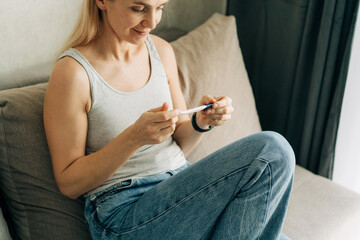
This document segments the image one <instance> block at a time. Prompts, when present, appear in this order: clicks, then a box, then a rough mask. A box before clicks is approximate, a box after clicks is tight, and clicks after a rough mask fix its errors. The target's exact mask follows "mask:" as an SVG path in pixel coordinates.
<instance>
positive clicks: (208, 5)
mask: <svg viewBox="0 0 360 240" xmlns="http://www.w3.org/2000/svg"><path fill="white" fill-rule="evenodd" d="M81 1H82V0H66V1H44V2H41V4H40V6H41V7H39V5H38V4H31V2H29V1H27V0H19V1H10V2H6V1H0V29H1V46H2V47H1V48H0V90H4V89H10V88H15V87H22V86H27V85H32V84H35V83H40V82H46V81H47V80H48V77H49V75H50V72H51V70H52V67H53V63H54V59H55V55H56V53H57V51H59V48H60V47H61V46H62V44H63V43H64V41H65V39H66V38H67V36H68V34H69V33H70V31H71V30H72V28H73V26H74V23H75V21H76V19H77V16H78V12H79V9H80V5H81ZM226 3H227V1H226V0H170V2H169V4H168V6H167V8H166V11H165V12H164V14H163V19H162V21H161V22H160V24H159V26H158V27H157V29H156V31H154V33H155V34H157V35H160V36H162V37H163V38H165V39H167V40H168V41H170V40H175V39H176V38H177V37H179V36H180V35H183V34H184V33H186V32H189V31H191V30H193V29H194V28H196V27H197V26H199V25H200V24H202V23H204V22H205V20H206V19H208V18H209V17H210V16H211V15H212V14H213V13H214V12H218V13H222V14H225V13H226ZM9 5H11V6H10V7H9ZM24 13H26V17H23V16H25V15H24ZM14 29H15V30H14ZM169 29H172V30H171V31H169ZM174 29H175V30H174Z"/></svg>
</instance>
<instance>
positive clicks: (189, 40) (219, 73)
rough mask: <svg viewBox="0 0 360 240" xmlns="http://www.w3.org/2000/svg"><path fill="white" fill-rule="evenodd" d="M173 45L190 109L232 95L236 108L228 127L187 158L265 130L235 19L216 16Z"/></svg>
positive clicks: (214, 132) (211, 135) (197, 157)
mask: <svg viewBox="0 0 360 240" xmlns="http://www.w3.org/2000/svg"><path fill="white" fill-rule="evenodd" d="M171 45H172V46H173V48H174V51H175V55H176V60H177V63H178V70H179V76H180V83H181V87H182V90H183V93H184V96H185V99H186V103H187V106H188V108H191V107H195V106H197V105H198V103H199V101H200V99H201V97H202V96H203V95H206V94H208V95H212V96H229V97H231V98H232V100H233V106H234V108H235V111H234V113H233V114H232V119H231V120H230V121H229V122H228V123H227V124H226V125H224V126H221V127H216V128H214V129H213V130H211V131H210V132H208V133H205V134H206V135H205V136H204V138H203V140H202V142H201V143H200V145H199V146H198V147H197V148H196V149H195V150H194V151H193V152H191V153H190V154H189V156H187V158H188V160H189V161H191V162H195V161H198V160H200V159H201V158H203V157H205V156H207V155H208V154H210V153H211V152H213V151H215V150H217V149H219V148H221V147H223V146H225V145H227V144H229V143H231V142H233V141H235V140H237V139H239V138H242V137H245V136H247V135H250V134H253V133H256V132H259V131H261V126H260V123H259V119H258V114H257V111H256V107H255V101H254V96H253V93H252V89H251V86H250V83H249V79H248V75H247V72H246V69H245V65H244V61H243V57H242V54H241V50H240V47H239V41H238V38H237V32H236V23H235V18H234V17H233V16H223V15H220V14H217V13H216V14H214V15H213V16H212V17H211V18H210V19H209V20H207V21H206V22H205V23H204V24H203V25H201V26H199V27H198V28H196V29H195V30H193V31H192V32H190V33H189V34H187V35H185V36H183V37H181V38H179V39H178V40H176V41H174V42H172V43H171Z"/></svg>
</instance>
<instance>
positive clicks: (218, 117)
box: [207, 114, 231, 121]
mask: <svg viewBox="0 0 360 240" xmlns="http://www.w3.org/2000/svg"><path fill="white" fill-rule="evenodd" d="M207 117H208V119H210V121H227V120H229V119H230V118H231V115H230V114H211V115H207Z"/></svg>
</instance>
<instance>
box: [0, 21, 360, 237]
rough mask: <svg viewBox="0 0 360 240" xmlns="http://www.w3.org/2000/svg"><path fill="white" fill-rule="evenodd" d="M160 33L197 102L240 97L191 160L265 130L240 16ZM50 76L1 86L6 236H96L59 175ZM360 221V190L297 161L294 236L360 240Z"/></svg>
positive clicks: (1, 229)
mask: <svg viewBox="0 0 360 240" xmlns="http://www.w3.org/2000/svg"><path fill="white" fill-rule="evenodd" d="M157 34H159V35H161V36H163V37H165V38H167V39H168V40H174V41H171V45H172V46H173V48H174V51H175V54H176V59H177V62H178V70H179V76H180V81H181V88H182V90H183V93H184V96H185V99H186V102H187V105H188V107H189V108H190V107H194V106H196V104H197V103H198V101H199V99H200V97H201V96H202V95H203V94H210V95H228V96H231V97H232V99H233V105H234V108H235V112H234V114H233V117H232V119H231V120H230V121H229V123H228V124H227V125H226V126H223V127H221V128H215V129H213V130H212V131H210V132H208V133H206V136H205V137H204V139H203V141H202V142H201V144H200V145H199V147H198V148H197V149H196V150H195V151H193V152H192V153H190V154H189V155H188V156H187V158H188V160H189V161H191V162H196V161H198V160H199V159H201V158H202V157H204V156H206V155H207V154H209V153H210V152H212V151H214V150H216V149H218V148H220V147H222V146H224V145H226V144H228V143H230V142H232V141H234V140H237V139H239V138H242V137H245V136H247V135H249V134H253V133H256V132H259V131H261V126H260V122H259V117H258V114H257V111H256V107H255V99H254V97H253V93H252V89H251V85H250V82H249V80H248V76H247V72H246V69H245V65H244V62H243V58H242V54H241V49H240V47H239V42H238V39H237V33H236V25H235V19H234V17H232V16H223V15H221V14H214V15H212V17H211V18H210V19H208V20H207V21H206V22H205V23H203V24H201V25H200V26H198V27H197V28H196V29H194V30H192V31H190V32H189V33H187V34H185V35H184V31H183V30H179V29H175V31H174V32H173V33H171V32H162V31H160V32H158V33H157ZM178 36H181V37H178ZM175 39H176V40H175ZM47 74H49V73H47ZM45 76H47V77H44V76H42V75H41V77H40V76H39V79H38V81H37V82H42V83H36V84H34V83H33V80H32V82H31V85H29V86H24V87H16V88H11V89H6V90H2V91H0V190H1V192H0V193H1V196H0V199H1V200H0V203H1V210H2V211H1V212H3V213H4V214H3V215H4V216H5V217H3V215H2V214H1V212H0V239H5V240H7V239H90V235H89V232H88V230H87V226H86V223H85V220H84V217H83V213H82V210H83V204H84V202H83V199H82V198H81V197H80V198H78V199H76V200H71V199H68V198H66V197H64V196H63V195H62V194H61V193H60V192H59V190H58V188H57V186H56V183H55V180H54V177H53V175H52V167H51V159H50V155H49V151H48V148H47V144H46V138H45V133H44V129H43V122H42V104H43V97H44V93H45V90H46V87H47V83H46V81H47V79H48V75H46V74H45ZM25 78H32V79H33V77H30V76H28V75H27V76H25ZM8 81H11V80H10V79H9V80H8ZM24 82H26V81H25V80H24ZM359 222H360V196H359V195H358V194H356V193H354V192H352V191H350V190H348V189H345V188H344V187H341V186H339V185H337V184H335V183H333V182H331V181H330V180H328V179H325V178H323V177H320V176H317V175H315V174H312V173H310V172H309V171H307V170H306V169H304V168H302V167H300V166H296V170H295V179H294V184H293V190H292V194H291V199H290V205H289V209H288V212H287V215H286V221H285V225H284V229H283V231H284V233H285V234H286V235H288V236H289V237H290V238H292V239H294V240H307V239H308V240H315V239H316V240H323V239H324V240H325V239H327V240H329V239H350V240H351V239H353V240H356V239H357V240H359V239H360V228H359Z"/></svg>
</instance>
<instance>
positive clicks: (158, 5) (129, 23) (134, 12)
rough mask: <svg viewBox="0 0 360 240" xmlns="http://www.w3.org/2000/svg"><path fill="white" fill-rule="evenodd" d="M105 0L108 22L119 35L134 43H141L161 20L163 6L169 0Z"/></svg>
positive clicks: (122, 38) (121, 38) (120, 37)
mask: <svg viewBox="0 0 360 240" xmlns="http://www.w3.org/2000/svg"><path fill="white" fill-rule="evenodd" d="M104 2H105V4H104V6H105V10H106V15H107V21H108V24H109V25H110V27H111V28H112V30H113V32H114V33H115V34H116V35H117V37H118V38H119V39H120V40H125V41H127V42H130V43H132V44H140V43H143V42H144V41H145V39H146V36H147V35H148V34H149V32H150V31H151V30H153V29H154V28H155V27H156V25H157V24H158V23H159V22H160V19H161V16H162V11H163V8H164V6H165V5H166V3H167V2H168V0H114V1H106V0H105V1H104ZM102 10H104V9H102Z"/></svg>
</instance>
